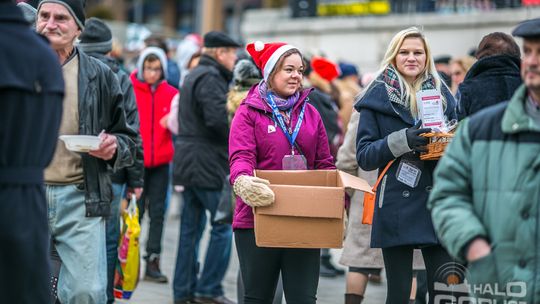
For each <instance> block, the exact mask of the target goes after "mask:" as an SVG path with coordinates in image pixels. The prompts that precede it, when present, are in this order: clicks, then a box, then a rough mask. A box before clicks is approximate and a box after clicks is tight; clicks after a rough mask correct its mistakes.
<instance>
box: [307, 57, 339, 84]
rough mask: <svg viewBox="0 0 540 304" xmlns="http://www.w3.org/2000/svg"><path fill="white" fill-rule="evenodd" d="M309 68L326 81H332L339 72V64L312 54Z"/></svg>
mask: <svg viewBox="0 0 540 304" xmlns="http://www.w3.org/2000/svg"><path fill="white" fill-rule="evenodd" d="M311 68H312V69H313V71H314V72H315V73H317V74H319V76H321V77H322V78H323V79H325V80H326V81H328V82H332V80H334V79H336V78H337V77H338V76H339V75H340V74H341V71H340V70H339V66H338V65H337V64H335V63H334V62H333V61H330V60H329V59H327V58H324V57H318V56H314V57H313V58H311Z"/></svg>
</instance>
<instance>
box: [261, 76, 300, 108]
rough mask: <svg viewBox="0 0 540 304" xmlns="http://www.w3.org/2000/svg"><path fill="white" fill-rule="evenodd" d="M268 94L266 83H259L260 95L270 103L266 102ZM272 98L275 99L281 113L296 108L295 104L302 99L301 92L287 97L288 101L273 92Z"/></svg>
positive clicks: (262, 81)
mask: <svg viewBox="0 0 540 304" xmlns="http://www.w3.org/2000/svg"><path fill="white" fill-rule="evenodd" d="M267 93H268V85H267V84H266V81H264V80H261V82H260V83H259V94H261V98H262V99H263V100H264V101H266V102H267V103H268V100H266V94H267ZM270 93H272V96H273V97H274V101H275V102H276V106H277V107H278V109H279V110H280V111H287V110H289V109H290V108H292V107H293V106H294V104H295V103H296V102H297V101H298V99H299V98H300V92H298V91H297V92H295V93H294V94H293V95H291V96H289V97H287V99H284V98H281V97H279V96H277V95H276V94H274V93H273V92H272V91H270Z"/></svg>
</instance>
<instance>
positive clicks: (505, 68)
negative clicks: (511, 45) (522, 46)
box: [464, 55, 521, 81]
mask: <svg viewBox="0 0 540 304" xmlns="http://www.w3.org/2000/svg"><path fill="white" fill-rule="evenodd" d="M520 66H521V60H520V59H519V58H517V57H514V56H509V55H495V56H489V57H484V58H482V59H480V60H478V61H477V62H475V63H474V64H473V65H472V67H471V68H470V69H469V71H468V72H467V75H466V76H465V80H468V79H471V78H476V77H478V75H481V74H482V75H484V74H485V75H493V76H496V75H509V74H516V75H518V76H520ZM465 80H464V81H465Z"/></svg>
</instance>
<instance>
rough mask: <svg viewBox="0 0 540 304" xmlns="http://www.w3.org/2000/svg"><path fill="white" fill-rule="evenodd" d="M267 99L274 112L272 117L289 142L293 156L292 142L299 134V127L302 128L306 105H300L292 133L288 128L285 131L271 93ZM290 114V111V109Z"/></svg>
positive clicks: (285, 127)
mask: <svg viewBox="0 0 540 304" xmlns="http://www.w3.org/2000/svg"><path fill="white" fill-rule="evenodd" d="M267 97H268V104H269V105H270V107H271V108H272V112H274V116H275V117H276V119H277V121H278V122H279V126H280V127H281V130H282V131H283V133H284V134H285V136H286V137H287V139H288V140H289V143H290V144H291V151H292V153H293V154H294V142H295V141H296V137H297V136H298V133H299V132H300V126H302V121H303V120H304V112H305V109H306V103H305V102H304V104H303V105H302V111H300V115H299V116H298V121H297V122H296V126H295V127H294V131H292V132H291V129H290V128H289V131H287V126H286V125H285V122H284V121H283V116H282V115H281V113H280V112H279V109H278V107H277V105H276V102H275V101H274V97H273V96H272V93H268V94H267ZM291 114H292V109H291ZM289 116H290V121H291V124H292V115H289Z"/></svg>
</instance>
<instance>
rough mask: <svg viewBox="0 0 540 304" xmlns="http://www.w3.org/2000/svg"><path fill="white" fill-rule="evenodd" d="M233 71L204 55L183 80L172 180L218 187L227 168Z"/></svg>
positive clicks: (179, 183) (195, 185) (208, 187)
mask: <svg viewBox="0 0 540 304" xmlns="http://www.w3.org/2000/svg"><path fill="white" fill-rule="evenodd" d="M231 78H232V72H230V71H229V70H227V69H226V68H225V67H224V66H222V65H221V64H219V63H218V62H217V61H216V60H214V59H213V58H211V57H209V56H206V55H203V56H202V57H201V60H200V62H199V65H198V66H197V67H196V68H195V69H193V71H191V72H190V73H189V75H188V76H187V77H186V79H185V80H184V84H183V85H182V89H181V90H180V91H181V92H182V93H181V94H180V102H179V107H178V129H179V130H178V138H177V140H176V143H175V154H174V176H173V177H174V183H175V184H176V185H184V186H191V187H201V188H207V189H221V187H222V186H223V180H224V178H225V176H226V175H227V174H228V172H229V164H228V148H227V147H228V138H229V122H228V119H227V109H226V103H227V92H228V84H229V82H230V81H231Z"/></svg>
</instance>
